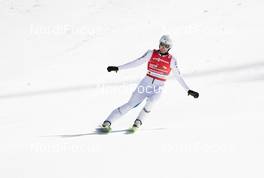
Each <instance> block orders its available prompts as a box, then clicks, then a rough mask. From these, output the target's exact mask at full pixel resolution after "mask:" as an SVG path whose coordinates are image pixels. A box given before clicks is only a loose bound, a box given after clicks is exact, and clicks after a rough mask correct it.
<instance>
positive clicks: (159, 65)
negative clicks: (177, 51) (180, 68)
mask: <svg viewBox="0 0 264 178" xmlns="http://www.w3.org/2000/svg"><path fill="white" fill-rule="evenodd" d="M171 59H172V56H171V55H170V54H168V55H164V56H161V55H160V54H159V52H158V51H157V50H153V54H152V56H151V58H150V60H149V62H148V71H150V72H152V73H156V74H159V75H165V76H167V75H169V74H170V71H171V68H170V64H171Z"/></svg>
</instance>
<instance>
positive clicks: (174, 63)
mask: <svg viewBox="0 0 264 178" xmlns="http://www.w3.org/2000/svg"><path fill="white" fill-rule="evenodd" d="M170 67H171V69H172V71H173V73H174V75H175V77H176V79H177V80H178V82H179V83H180V84H181V86H182V87H183V88H184V90H185V91H186V92H187V93H188V95H192V96H193V97H194V98H198V97H199V93H198V92H195V91H193V90H190V88H189V87H188V85H187V84H186V83H185V81H184V79H183V77H182V76H181V73H180V70H179V67H178V63H177V60H176V58H174V57H172V61H171V66H170Z"/></svg>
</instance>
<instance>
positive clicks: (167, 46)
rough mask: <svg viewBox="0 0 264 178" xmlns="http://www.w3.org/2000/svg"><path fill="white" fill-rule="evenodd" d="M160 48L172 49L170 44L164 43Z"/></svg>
mask: <svg viewBox="0 0 264 178" xmlns="http://www.w3.org/2000/svg"><path fill="white" fill-rule="evenodd" d="M160 46H163V47H165V48H167V49H168V48H170V45H169V44H165V43H162V42H161V43H160Z"/></svg>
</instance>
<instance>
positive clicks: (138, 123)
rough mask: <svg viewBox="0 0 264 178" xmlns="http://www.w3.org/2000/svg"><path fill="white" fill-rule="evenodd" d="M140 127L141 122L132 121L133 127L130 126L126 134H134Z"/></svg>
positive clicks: (137, 120)
mask: <svg viewBox="0 0 264 178" xmlns="http://www.w3.org/2000/svg"><path fill="white" fill-rule="evenodd" d="M141 125H142V122H141V120H139V119H136V120H135V121H134V124H133V126H132V127H131V128H129V129H128V132H127V133H135V132H136V131H137V130H138V129H139V127H140V126H141Z"/></svg>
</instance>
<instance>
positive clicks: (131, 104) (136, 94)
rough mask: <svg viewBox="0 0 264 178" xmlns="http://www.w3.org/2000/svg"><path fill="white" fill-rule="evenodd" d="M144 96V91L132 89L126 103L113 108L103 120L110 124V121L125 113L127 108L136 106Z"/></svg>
mask: <svg viewBox="0 0 264 178" xmlns="http://www.w3.org/2000/svg"><path fill="white" fill-rule="evenodd" d="M145 98H146V96H145V94H144V93H139V92H138V91H137V90H136V91H134V93H133V94H132V96H131V97H130V99H129V101H128V102H127V103H126V104H124V105H122V106H120V107H118V108H116V109H115V110H113V111H112V113H111V114H110V115H109V116H108V117H107V119H106V120H105V122H107V123H109V124H110V125H111V123H112V122H114V121H115V120H116V119H118V118H120V117H121V116H123V115H124V114H126V113H127V112H128V111H129V110H131V109H132V108H135V107H137V106H138V105H139V104H140V103H141V102H142V101H143V100H144V99H145ZM105 122H104V123H105Z"/></svg>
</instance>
